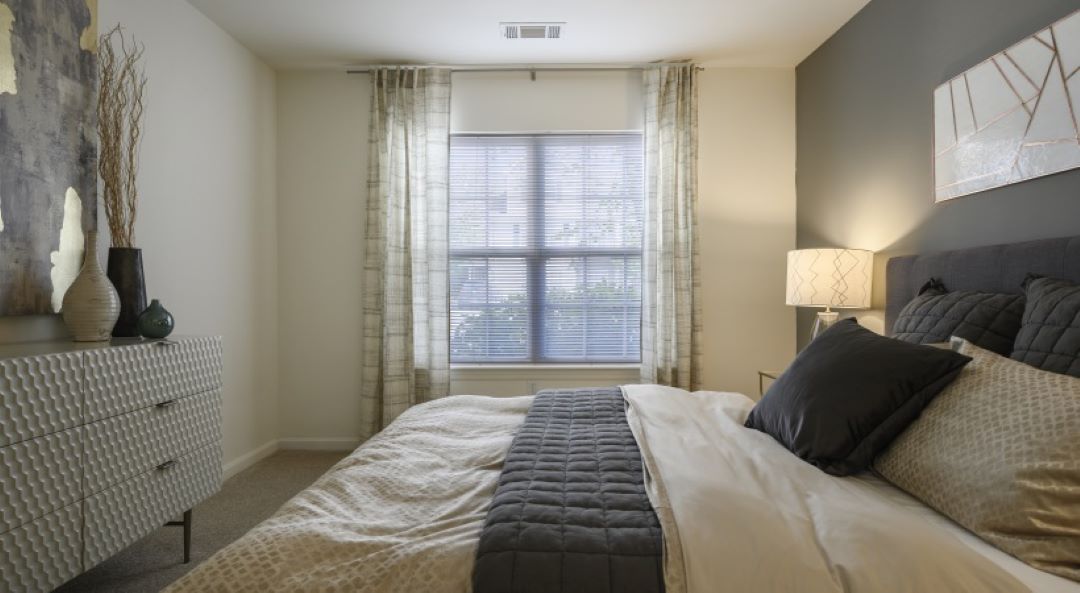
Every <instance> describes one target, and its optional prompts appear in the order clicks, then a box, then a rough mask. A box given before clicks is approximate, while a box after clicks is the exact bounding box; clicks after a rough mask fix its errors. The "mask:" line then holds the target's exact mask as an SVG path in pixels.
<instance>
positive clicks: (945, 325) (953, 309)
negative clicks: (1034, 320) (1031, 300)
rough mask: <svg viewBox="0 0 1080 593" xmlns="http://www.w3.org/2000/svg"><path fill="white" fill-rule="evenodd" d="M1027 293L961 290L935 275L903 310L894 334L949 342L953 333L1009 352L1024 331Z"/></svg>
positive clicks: (907, 338)
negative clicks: (1025, 296) (947, 284)
mask: <svg viewBox="0 0 1080 593" xmlns="http://www.w3.org/2000/svg"><path fill="white" fill-rule="evenodd" d="M1023 315H1024V295H1022V294H995V293H988V292H969V291H963V290H958V291H954V292H948V291H947V290H946V289H945V286H944V285H943V284H941V282H940V281H939V280H936V279H931V281H930V282H928V283H927V284H926V285H925V286H923V288H922V290H921V291H920V292H919V295H918V296H916V297H915V298H914V299H912V300H911V302H909V303H908V304H907V305H905V306H904V308H903V309H902V310H901V311H900V314H899V315H897V317H896V322H895V323H894V324H893V337H895V338H896V339H898V340H903V341H905V342H911V343H912V344H934V343H939V342H947V341H949V338H951V337H952V336H958V337H961V338H964V339H965V340H967V341H968V342H971V343H972V344H975V345H976V346H978V347H980V348H983V349H986V350H990V351H991V352H996V353H997V354H1000V355H1002V356H1008V355H1009V353H1010V352H1012V350H1013V342H1015V341H1016V335H1017V333H1019V331H1020V319H1021V318H1022V317H1023Z"/></svg>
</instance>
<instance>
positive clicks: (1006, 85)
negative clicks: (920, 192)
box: [934, 12, 1080, 202]
mask: <svg viewBox="0 0 1080 593" xmlns="http://www.w3.org/2000/svg"><path fill="white" fill-rule="evenodd" d="M1077 167H1080V12H1076V13H1073V14H1072V15H1071V16H1068V17H1065V18H1064V19H1062V20H1060V21H1058V22H1057V23H1054V24H1053V25H1051V26H1049V27H1047V28H1046V29H1043V30H1042V31H1039V32H1038V33H1036V34H1035V35H1032V36H1031V37H1029V38H1027V39H1025V40H1024V41H1021V42H1020V43H1017V44H1016V45H1014V46H1012V47H1010V48H1009V49H1006V50H1005V51H1003V52H1001V53H999V54H997V55H995V56H993V57H992V58H990V59H988V60H986V61H985V62H983V63H981V64H979V65H977V66H975V67H974V68H972V69H970V70H968V71H967V72H964V73H963V74H961V75H959V76H957V77H956V78H954V79H952V80H950V81H949V82H947V83H945V84H943V85H941V86H940V87H938V88H937V89H935V91H934V187H935V199H936V201H938V202H942V201H945V200H950V199H953V198H957V197H960V196H964V195H968V194H972V193H975V192H980V191H983V190H987V189H991V188H994V187H1000V186H1003V185H1009V184H1012V183H1018V182H1021V181H1025V180H1028V179H1033V178H1035V177H1041V176H1044V175H1050V174H1053V173H1059V172H1062V171H1067V170H1069V169H1074V168H1077Z"/></svg>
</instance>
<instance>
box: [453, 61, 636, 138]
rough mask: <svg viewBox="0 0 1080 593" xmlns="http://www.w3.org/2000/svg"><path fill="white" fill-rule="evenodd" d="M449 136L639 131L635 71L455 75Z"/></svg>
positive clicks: (471, 73)
mask: <svg viewBox="0 0 1080 593" xmlns="http://www.w3.org/2000/svg"><path fill="white" fill-rule="evenodd" d="M450 97H451V99H450V130H451V131H452V132H546V131H551V130H572V131H591V132H598V131H624V130H641V129H642V126H643V125H644V119H645V117H644V106H643V104H642V95H641V73H640V72H630V71H626V72H618V71H615V72H612V71H607V72H537V73H536V80H535V81H533V80H530V77H529V73H528V72H455V73H454V75H453V88H452V89H451V93H450Z"/></svg>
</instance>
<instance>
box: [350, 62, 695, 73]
mask: <svg viewBox="0 0 1080 593" xmlns="http://www.w3.org/2000/svg"><path fill="white" fill-rule="evenodd" d="M670 64H671V65H678V63H677V62H671V63H670ZM654 65H655V66H659V65H662V64H660V63H657V64H624V65H600V66H570V65H561V64H536V65H532V66H530V65H528V64H506V65H500V64H478V65H475V66H469V65H455V66H451V65H443V64H415V65H414V64H406V65H404V66H400V65H396V64H387V65H385V66H383V65H381V64H373V65H370V66H356V67H353V68H349V69H348V70H346V71H345V73H346V74H369V73H370V72H371V71H372V70H374V69H375V68H384V67H385V68H400V67H405V68H409V67H416V68H420V67H427V66H430V67H442V68H449V69H450V71H451V72H632V71H635V70H637V71H640V70H644V69H645V68H648V67H649V66H654ZM697 69H698V70H704V69H705V68H704V67H702V66H697Z"/></svg>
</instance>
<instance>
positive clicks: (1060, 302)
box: [1012, 276, 1080, 377]
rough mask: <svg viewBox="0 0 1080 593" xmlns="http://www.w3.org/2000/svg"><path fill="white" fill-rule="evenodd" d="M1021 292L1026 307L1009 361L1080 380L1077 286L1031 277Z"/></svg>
mask: <svg viewBox="0 0 1080 593" xmlns="http://www.w3.org/2000/svg"><path fill="white" fill-rule="evenodd" d="M1024 290H1025V291H1027V306H1026V307H1024V317H1023V323H1022V324H1021V326H1020V333H1018V334H1017V335H1016V341H1015V343H1014V344H1013V349H1012V358H1013V359H1015V360H1019V361H1020V362H1026V363H1027V364H1030V365H1032V366H1035V367H1038V368H1040V369H1043V370H1046V371H1051V372H1054V373H1063V374H1066V375H1072V376H1074V377H1080V285H1076V284H1073V283H1072V282H1069V281H1067V280H1057V279H1054V278H1041V277H1034V276H1033V277H1030V278H1028V280H1027V281H1026V282H1025V283H1024Z"/></svg>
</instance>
